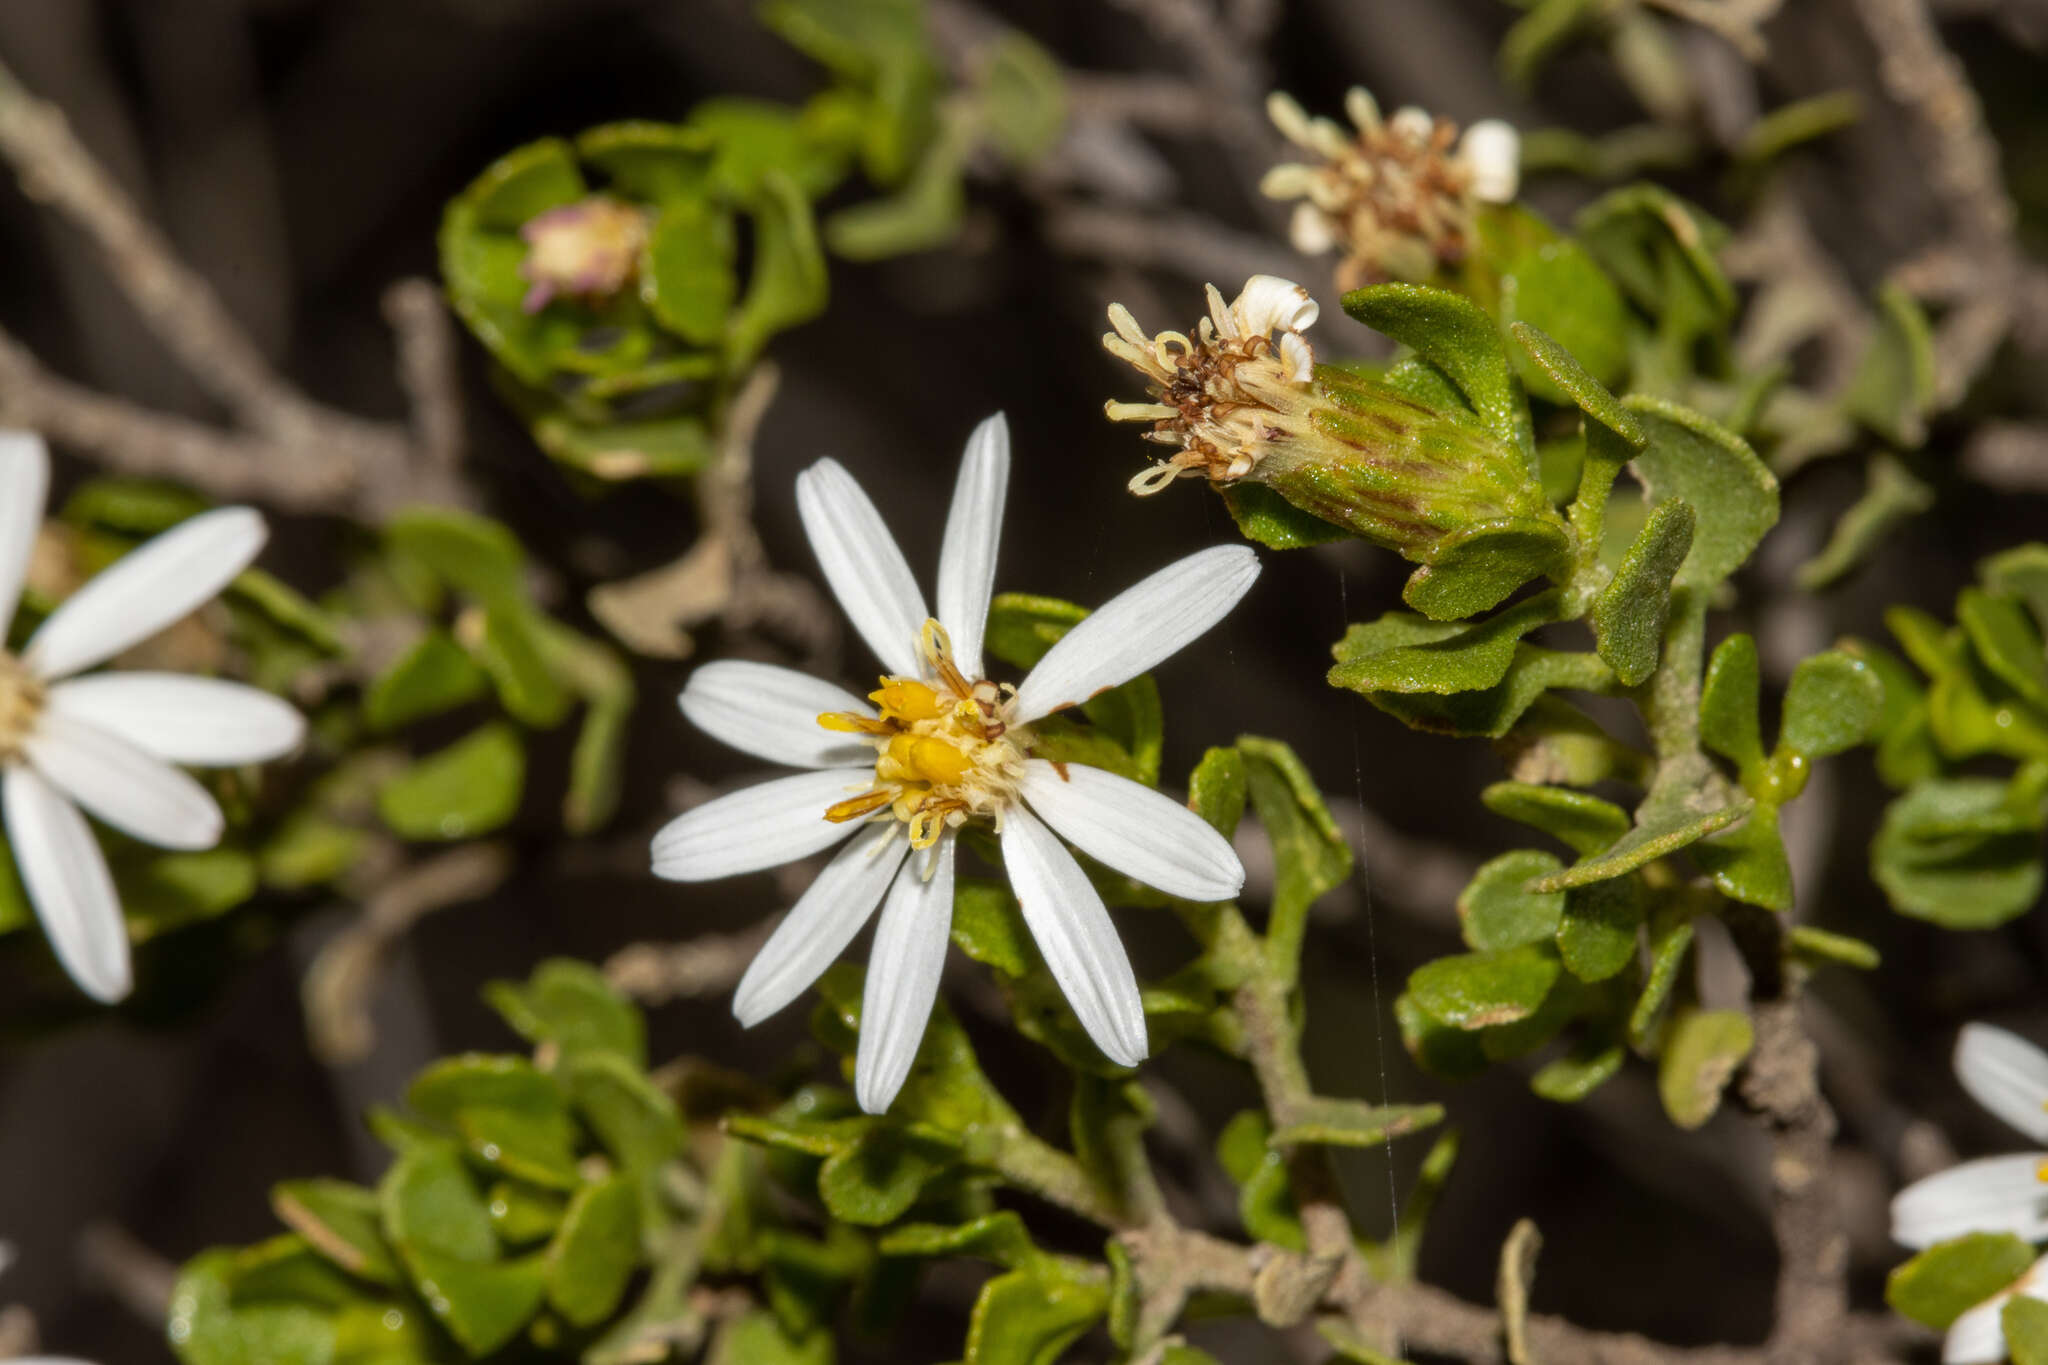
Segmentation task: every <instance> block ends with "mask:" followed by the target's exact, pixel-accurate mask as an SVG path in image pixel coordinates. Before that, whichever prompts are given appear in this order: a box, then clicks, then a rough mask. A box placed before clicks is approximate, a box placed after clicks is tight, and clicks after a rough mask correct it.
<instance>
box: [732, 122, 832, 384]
mask: <svg viewBox="0 0 2048 1365" xmlns="http://www.w3.org/2000/svg"><path fill="white" fill-rule="evenodd" d="M766 164H768V165H771V166H772V165H774V164H775V163H772V162H770V163H766ZM757 193H758V196H759V197H758V198H757V199H755V200H754V202H753V203H752V205H751V207H752V209H753V217H754V267H753V275H752V277H751V278H750V279H749V280H748V282H747V292H746V296H745V298H743V299H742V300H741V301H740V306H739V308H738V309H737V310H736V311H735V312H734V313H733V315H732V318H731V321H730V322H729V323H728V324H727V328H726V342H725V345H726V355H727V363H728V364H729V365H730V366H731V368H732V369H734V370H744V369H746V367H747V366H749V365H751V364H752V363H753V361H754V357H756V356H757V355H759V354H760V353H761V348H762V347H764V346H766V345H767V344H768V340H769V338H771V337H772V336H774V335H775V334H776V333H777V332H780V331H784V330H786V329H788V328H790V327H794V326H796V325H797V324H798V323H800V322H808V321H809V320H810V319H811V318H814V317H816V316H817V315H818V314H819V313H821V312H823V311H824V308H825V300H826V294H827V290H828V285H827V282H826V270H825V253H824V252H823V251H822V250H821V249H820V248H819V246H818V232H817V226H816V224H815V223H814V222H813V221H812V218H811V203H810V199H809V198H808V197H807V196H806V195H805V194H804V192H803V190H802V189H801V188H799V186H798V185H797V183H796V181H795V180H793V179H791V178H790V176H788V175H787V174H785V173H784V172H783V171H781V170H775V169H771V170H769V171H767V172H766V173H765V174H764V175H762V176H761V177H760V183H759V186H758V190H757Z"/></svg>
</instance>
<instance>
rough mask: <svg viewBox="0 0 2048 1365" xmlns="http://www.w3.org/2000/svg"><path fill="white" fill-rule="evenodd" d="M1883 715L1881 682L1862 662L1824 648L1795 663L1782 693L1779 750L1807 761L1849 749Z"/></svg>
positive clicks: (1837, 651) (1851, 655)
mask: <svg viewBox="0 0 2048 1365" xmlns="http://www.w3.org/2000/svg"><path fill="white" fill-rule="evenodd" d="M1883 711H1884V684H1883V683H1881V682H1879V681H1878V677H1877V671H1876V670H1875V669H1873V668H1872V667H1871V666H1870V665H1869V664H1868V663H1866V662H1865V661H1864V660H1862V659H1859V658H1857V657H1856V656H1855V655H1853V654H1845V653H1842V652H1841V651H1839V650H1829V651H1828V652H1827V653H1825V654H1816V655H1813V656H1812V657H1811V658H1807V659H1802V660H1800V661H1799V666H1798V667H1797V668H1795V669H1793V670H1792V682H1791V685H1790V686H1789V687H1788V688H1787V689H1786V691H1785V715H1784V721H1783V724H1782V725H1781V726H1780V727H1779V735H1778V743H1779V745H1780V746H1781V747H1783V748H1786V749H1789V750H1791V751H1792V752H1794V753H1797V754H1803V755H1805V756H1807V757H1809V758H1825V757H1827V756H1828V755H1830V754H1839V753H1841V752H1842V751H1843V750H1845V749H1852V748H1854V747H1855V746H1856V745H1858V744H1861V743H1862V742H1863V741H1864V740H1865V739H1866V738H1868V737H1869V735H1870V732H1871V731H1872V730H1873V729H1874V728H1875V727H1876V725H1877V722H1878V718H1879V717H1880V715H1882V713H1883Z"/></svg>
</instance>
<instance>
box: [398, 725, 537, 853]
mask: <svg viewBox="0 0 2048 1365" xmlns="http://www.w3.org/2000/svg"><path fill="white" fill-rule="evenodd" d="M525 784H526V746H525V744H524V743H523V742H522V741H521V740H520V737H519V732H518V731H517V730H515V729H513V728H512V727H511V726H510V725H507V724H505V723H504V722H503V721H492V722H490V723H489V724H487V725H483V726H481V727H479V728H478V729H476V730H474V731H472V732H471V733H470V735H469V737H468V738H467V739H461V740H457V741H456V742H455V743H453V744H451V745H449V746H448V747H447V748H445V749H443V750H441V751H440V752H439V753H436V754H431V755H429V756H428V757H426V758H423V759H421V760H420V761H419V762H417V763H415V764H413V765H412V766H411V767H410V768H408V769H407V770H406V771H405V772H403V773H401V774H399V775H398V776H397V777H395V778H393V779H392V780H391V781H390V782H388V783H386V784H385V785H384V788H383V790H381V791H379V792H378V793H377V814H378V815H379V817H381V818H382V819H383V821H384V823H385V824H386V825H388V826H390V827H391V829H392V831H393V832H394V833H397V834H398V835H400V836H402V837H404V838H407V839H418V840H451V839H470V838H475V837H476V836H477V835H480V834H488V833H490V832H491V831H492V830H495V829H497V828H499V827H500V826H502V825H504V823H505V822H506V821H508V820H510V819H511V818H512V817H513V815H514V814H516V813H517V812H518V810H519V799H520V796H521V794H522V791H523V789H524V787H525Z"/></svg>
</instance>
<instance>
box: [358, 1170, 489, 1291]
mask: <svg viewBox="0 0 2048 1365" xmlns="http://www.w3.org/2000/svg"><path fill="white" fill-rule="evenodd" d="M377 1203H378V1209H379V1213H380V1216H381V1218H382V1220H383V1225H384V1235H385V1237H387V1238H388V1239H390V1241H391V1244H392V1245H393V1246H395V1247H397V1248H398V1250H399V1252H400V1254H401V1255H403V1256H404V1257H405V1258H406V1261H407V1264H408V1265H411V1264H412V1257H413V1255H414V1254H415V1253H418V1252H430V1253H432V1254H434V1255H436V1256H438V1257H440V1258H441V1259H443V1260H449V1261H466V1262H472V1263H481V1262H485V1261H491V1260H495V1259H496V1258H497V1255H498V1235H497V1233H496V1232H494V1231H493V1230H492V1228H491V1211H490V1208H489V1206H488V1205H486V1204H485V1203H484V1200H483V1196H482V1195H480V1194H478V1193H477V1190H476V1185H475V1183H474V1182H473V1181H471V1180H470V1178H469V1171H468V1170H467V1169H466V1168H465V1167H464V1166H463V1164H462V1158H461V1157H460V1156H458V1155H457V1154H456V1151H455V1149H454V1148H453V1147H451V1146H447V1145H445V1144H444V1145H440V1146H431V1147H427V1146H423V1147H415V1148H414V1149H412V1150H411V1151H409V1152H404V1153H402V1154H400V1156H399V1158H398V1160H397V1161H395V1162H393V1163H392V1166H391V1169H390V1170H388V1171H386V1172H385V1173H384V1179H383V1180H382V1181H380V1182H379V1183H378V1186H377ZM413 1278H414V1279H416V1280H417V1279H418V1278H419V1274H418V1270H417V1268H416V1267H415V1269H414V1275H413Z"/></svg>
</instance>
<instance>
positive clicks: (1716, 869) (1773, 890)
mask: <svg viewBox="0 0 2048 1365" xmlns="http://www.w3.org/2000/svg"><path fill="white" fill-rule="evenodd" d="M1692 859H1693V861H1694V862H1696V863H1698V864H1699V865H1700V868H1701V870H1702V871H1704V872H1706V873H1708V874H1709V875H1711V876H1712V877H1713V879H1714V885H1715V886H1716V887H1718V888H1719V889H1720V891H1721V894H1722V895H1724V896H1728V897H1730V898H1732V899H1734V900H1739V901H1741V902H1742V903H1743V904H1745V905H1756V906H1761V907H1763V908H1764V909H1766V910H1773V911H1776V912H1777V913H1779V914H1784V913H1785V912H1786V911H1788V910H1790V909H1791V908H1792V891H1793V887H1792V861H1791V859H1790V858H1789V857H1787V856H1786V853H1785V840H1784V837H1783V836H1782V835H1780V834H1779V833H1778V808H1777V807H1776V806H1774V805H1772V804H1770V803H1768V802H1763V801H1759V802H1758V803H1757V804H1756V805H1755V807H1753V808H1752V809H1751V810H1750V812H1749V817H1748V818H1747V819H1745V820H1744V821H1742V823H1740V824H1738V825H1732V826H1730V827H1729V828H1727V829H1725V830H1722V831H1721V832H1720V833H1718V834H1713V835H1709V836H1708V837H1707V838H1706V839H1704V840H1703V841H1701V842H1700V843H1697V844H1694V845H1693V848H1692Z"/></svg>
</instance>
